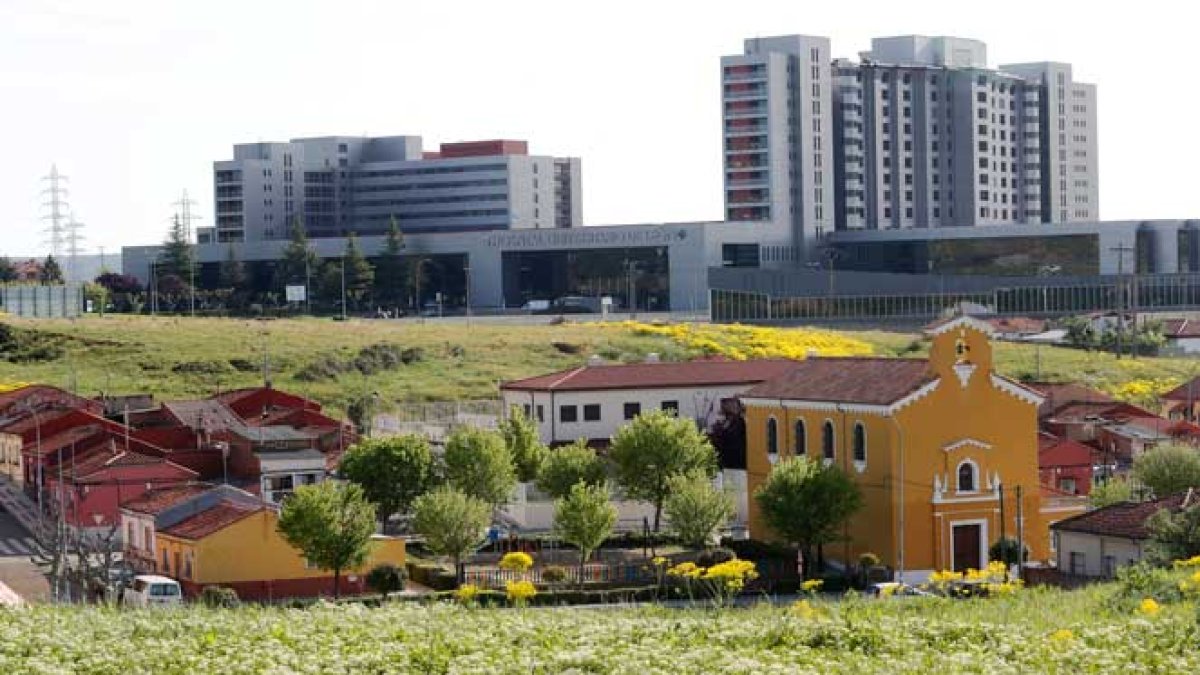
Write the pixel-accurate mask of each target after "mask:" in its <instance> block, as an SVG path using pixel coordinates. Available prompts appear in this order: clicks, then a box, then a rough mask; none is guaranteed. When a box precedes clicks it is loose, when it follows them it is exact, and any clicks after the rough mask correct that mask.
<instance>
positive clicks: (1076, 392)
mask: <svg viewBox="0 0 1200 675" xmlns="http://www.w3.org/2000/svg"><path fill="white" fill-rule="evenodd" d="M1028 386H1029V388H1030V389H1033V390H1035V391H1039V392H1041V394H1042V397H1043V398H1045V399H1046V400H1045V401H1043V402H1042V405H1041V407H1040V408H1039V409H1038V416H1039V417H1045V416H1047V415H1050V414H1052V413H1054V412H1056V411H1058V410H1059V409H1061V408H1063V407H1064V406H1067V405H1069V404H1071V403H1110V402H1112V400H1113V398H1112V397H1111V396H1109V395H1108V394H1106V393H1104V392H1102V391H1100V390H1098V389H1092V388H1091V387H1085V386H1083V385H1082V384H1075V383H1073V382H1061V383H1059V382H1029V383H1028Z"/></svg>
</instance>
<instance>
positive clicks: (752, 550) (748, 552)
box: [721, 539, 796, 561]
mask: <svg viewBox="0 0 1200 675" xmlns="http://www.w3.org/2000/svg"><path fill="white" fill-rule="evenodd" d="M721 546H722V547H723V548H727V549H729V550H731V551H733V552H734V553H735V554H736V555H737V557H739V558H742V559H743V560H763V559H768V558H773V559H783V560H793V561H794V560H795V559H796V549H794V548H790V547H788V546H784V545H782V544H776V543H774V542H765V541H759V540H757V539H741V540H734V539H723V540H721Z"/></svg>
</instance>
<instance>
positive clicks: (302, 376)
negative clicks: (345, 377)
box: [296, 356, 347, 382]
mask: <svg viewBox="0 0 1200 675" xmlns="http://www.w3.org/2000/svg"><path fill="white" fill-rule="evenodd" d="M346 370H347V368H346V364H345V363H343V362H342V360H341V359H339V358H337V357H336V356H322V357H320V358H318V359H317V360H316V361H313V362H312V363H309V364H308V365H306V366H304V367H303V368H301V369H300V370H298V371H296V379H297V380H299V381H301V382H323V381H325V380H335V379H337V377H338V375H341V374H342V373H344V372H346Z"/></svg>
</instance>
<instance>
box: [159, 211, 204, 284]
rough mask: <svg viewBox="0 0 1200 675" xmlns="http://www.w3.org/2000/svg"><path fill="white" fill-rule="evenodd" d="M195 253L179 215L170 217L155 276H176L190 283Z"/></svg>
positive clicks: (193, 272)
mask: <svg viewBox="0 0 1200 675" xmlns="http://www.w3.org/2000/svg"><path fill="white" fill-rule="evenodd" d="M195 265H196V253H195V250H194V249H193V247H192V242H190V241H188V235H187V231H186V230H185V229H184V224H183V221H181V220H180V219H179V216H175V217H174V218H172V219H171V227H170V229H168V230H167V239H166V241H165V242H163V247H162V250H161V251H160V252H159V254H158V272H157V274H156V276H157V277H158V278H160V279H161V278H163V277H167V276H171V275H174V276H177V277H179V278H180V279H181V280H183V282H184V283H186V284H189V285H190V284H191V279H192V277H193V276H194V274H195Z"/></svg>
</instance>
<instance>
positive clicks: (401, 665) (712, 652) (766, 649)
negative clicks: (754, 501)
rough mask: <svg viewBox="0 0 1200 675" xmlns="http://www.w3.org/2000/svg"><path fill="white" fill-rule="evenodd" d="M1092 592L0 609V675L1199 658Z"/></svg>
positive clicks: (680, 668)
mask: <svg viewBox="0 0 1200 675" xmlns="http://www.w3.org/2000/svg"><path fill="white" fill-rule="evenodd" d="M1106 593H1107V590H1106V588H1105V587H1098V588H1093V589H1087V590H1083V591H1076V592H1063V591H1056V590H1039V589H1025V590H1023V591H1021V592H1020V593H1017V594H1014V595H1011V596H1003V597H998V598H991V599H987V600H949V599H945V598H889V599H882V600H865V599H858V598H855V597H850V598H837V599H829V598H820V597H815V598H807V599H805V600H803V601H801V602H803V603H804V604H803V606H802V607H797V606H796V605H790V606H786V607H781V606H774V605H769V604H765V603H764V604H760V605H757V606H752V607H748V608H742V607H736V608H728V607H727V608H723V609H711V608H693V609H678V608H669V607H660V606H653V605H648V606H641V607H618V608H604V609H588V608H548V609H534V608H525V609H480V608H474V607H469V606H463V605H462V604H460V603H458V602H454V601H445V602H441V603H437V604H430V605H418V604H405V603H391V604H387V605H384V606H383V607H378V608H372V607H367V606H364V605H361V604H345V605H326V604H320V605H317V606H314V607H310V608H308V609H282V608H257V607H249V606H246V607H242V608H239V609H227V610H218V609H207V608H201V607H184V608H177V609H164V610H140V611H135V610H124V611H122V610H118V609H108V608H61V607H57V608H56V607H49V606H45V607H33V608H28V609H15V610H0V673H113V674H116V673H122V674H124V673H324V672H338V673H636V674H638V675H650V674H654V673H670V674H671V675H677V674H678V673H884V672H886V673H918V672H919V673H931V672H938V673H962V672H976V673H984V672H986V673H1040V672H1051V673H1078V672H1123V673H1134V672H1163V673H1167V672H1172V673H1175V672H1197V671H1200V628H1198V627H1197V616H1196V605H1195V603H1194V602H1191V601H1185V602H1178V603H1170V604H1163V605H1161V606H1158V608H1157V609H1156V610H1154V611H1151V612H1147V611H1145V610H1143V609H1142V608H1140V607H1139V608H1137V609H1134V610H1132V611H1130V610H1126V609H1117V608H1115V607H1113V606H1112V605H1110V604H1109V603H1106V602H1105V597H1106Z"/></svg>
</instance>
